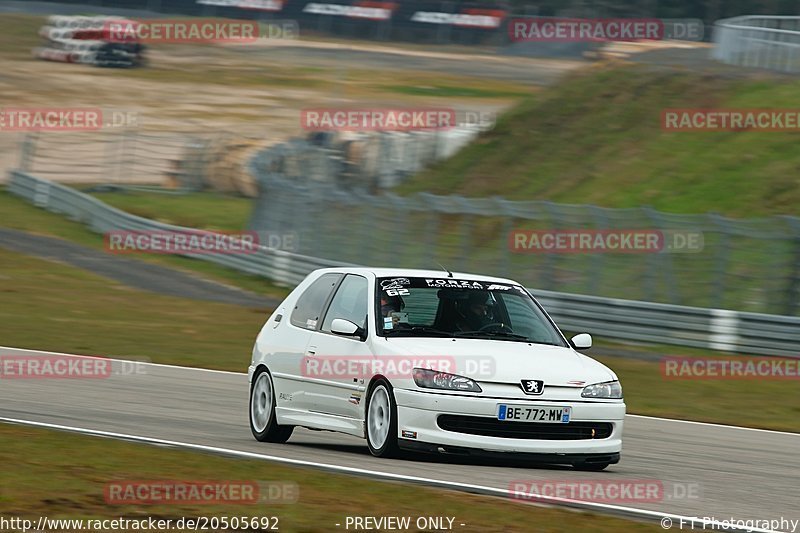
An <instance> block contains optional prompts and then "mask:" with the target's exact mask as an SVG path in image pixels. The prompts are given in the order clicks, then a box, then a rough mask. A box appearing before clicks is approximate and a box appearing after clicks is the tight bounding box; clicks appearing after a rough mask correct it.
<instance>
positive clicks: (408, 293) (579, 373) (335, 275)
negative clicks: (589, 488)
mask: <svg viewBox="0 0 800 533" xmlns="http://www.w3.org/2000/svg"><path fill="white" fill-rule="evenodd" d="M591 343H592V339H591V336H589V335H588V334H580V335H576V336H574V337H572V339H571V340H569V341H568V340H567V339H566V338H565V337H564V336H563V335H562V333H561V332H560V331H559V329H558V328H557V327H556V325H555V324H554V323H553V321H552V320H551V319H550V317H549V316H548V315H547V313H546V312H545V311H544V309H542V307H541V306H540V305H539V303H538V302H537V301H536V300H535V299H534V298H533V296H532V295H531V294H530V293H529V292H528V291H527V290H526V289H525V288H523V287H522V286H521V285H520V284H518V283H516V282H514V281H511V280H507V279H500V278H491V277H486V276H477V275H471V274H458V273H456V274H453V273H449V272H441V271H426V270H400V269H369V268H333V269H322V270H317V271H314V272H312V273H311V274H310V275H309V276H308V277H307V278H306V279H305V280H304V281H303V282H302V283H300V285H298V286H297V287H296V288H295V289H294V290H293V291H292V293H291V294H290V295H289V296H288V297H287V298H286V299H285V300H284V301H283V303H281V305H280V306H278V308H277V309H276V310H275V312H274V313H273V314H272V316H270V318H269V320H267V322H266V324H265V325H264V327H263V328H262V329H261V332H260V333H259V335H258V338H257V340H256V343H255V346H254V348H253V357H252V361H251V364H250V367H249V369H248V376H249V381H250V408H249V410H250V427H251V430H252V432H253V435H254V436H255V438H256V439H258V440H260V441H269V442H285V441H286V440H288V439H289V437H290V436H291V434H292V430H293V429H294V427H296V426H301V427H307V428H312V429H321V430H331V431H339V432H343V433H347V434H350V435H356V436H359V437H362V438H366V441H367V446H368V447H369V450H370V452H372V454H373V455H376V456H380V457H385V456H393V455H396V454H398V453H399V452H400V451H401V450H417V451H424V452H434V453H452V454H486V455H494V454H501V455H502V456H506V457H508V456H509V455H513V454H524V457H525V458H529V459H535V460H539V461H542V462H548V463H557V464H571V465H574V466H575V467H576V468H580V469H588V470H601V469H603V468H605V467H606V466H608V465H609V464H613V463H616V462H618V461H619V456H620V450H621V448H622V422H623V418H624V416H625V403H624V402H623V399H622V388H621V386H620V383H619V381H618V380H617V376H616V375H615V374H614V373H613V372H612V371H611V370H609V369H608V368H607V367H606V366H604V365H602V364H601V363H599V362H597V361H595V360H594V359H592V358H590V357H587V356H585V355H583V354H581V353H578V351H577V350H579V349H587V348H589V347H591Z"/></svg>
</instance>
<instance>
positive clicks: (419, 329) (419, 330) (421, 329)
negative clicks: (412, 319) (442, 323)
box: [383, 326, 453, 337]
mask: <svg viewBox="0 0 800 533" xmlns="http://www.w3.org/2000/svg"><path fill="white" fill-rule="evenodd" d="M383 334H384V335H386V336H387V337H391V336H398V337H400V336H402V335H400V334H403V335H408V336H410V337H416V336H424V335H420V334H427V335H434V336H437V337H452V336H453V334H452V333H450V332H449V331H443V330H441V329H436V328H431V327H428V326H414V327H411V328H398V329H385V330H383Z"/></svg>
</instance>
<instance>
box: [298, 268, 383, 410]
mask: <svg viewBox="0 0 800 533" xmlns="http://www.w3.org/2000/svg"><path fill="white" fill-rule="evenodd" d="M370 301H371V299H370V296H369V282H368V281H367V278H365V277H363V276H359V275H356V274H347V275H346V276H345V277H344V279H343V280H342V282H341V284H340V285H339V287H338V288H337V289H336V293H335V294H334V295H333V298H332V299H331V301H330V305H329V306H328V308H327V310H326V311H325V316H324V319H323V321H322V324H321V325H320V328H319V330H318V331H316V332H314V333H312V334H311V341H310V343H309V345H310V346H313V347H315V350H314V351H315V353H314V354H310V353H309V354H308V358H309V359H312V358H316V359H315V360H312V361H309V363H311V364H312V365H314V368H317V369H319V370H318V371H317V372H316V377H315V378H311V377H310V376H308V377H307V380H308V381H309V382H312V381H313V383H314V385H313V387H312V388H311V389H310V390H313V395H314V398H313V402H314V410H315V411H317V412H320V413H326V414H331V415H337V416H345V417H348V418H360V411H361V403H362V402H363V389H364V377H365V376H364V374H363V372H361V371H360V369H362V368H364V367H365V366H366V367H367V368H370V367H371V366H370V365H371V361H372V360H373V354H372V353H371V350H370V347H369V343H367V342H366V341H364V340H362V339H361V338H360V337H358V336H352V337H350V336H343V335H337V334H335V333H333V332H332V331H331V324H332V322H333V320H334V319H336V318H342V319H345V320H349V321H350V322H353V323H355V324H356V325H358V326H359V327H360V328H361V329H362V330H365V331H366V329H367V324H368V314H369V308H370ZM354 369H356V372H353V370H354ZM307 374H311V372H307Z"/></svg>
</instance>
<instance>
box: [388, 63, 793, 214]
mask: <svg viewBox="0 0 800 533" xmlns="http://www.w3.org/2000/svg"><path fill="white" fill-rule="evenodd" d="M694 107H702V108H792V109H797V108H800V81H798V80H796V79H794V78H785V77H774V78H772V77H769V76H767V77H765V78H763V79H752V78H746V79H744V78H736V79H733V78H728V77H721V76H714V75H704V74H694V73H676V72H674V71H669V72H664V71H656V70H654V69H651V68H648V67H637V66H630V67H621V68H615V69H607V70H599V71H598V70H591V71H587V72H583V73H579V74H574V75H571V76H569V77H567V78H565V79H564V80H563V81H562V82H560V83H559V84H557V85H555V86H552V87H550V88H547V89H545V90H543V91H542V92H540V93H538V94H535V95H533V96H531V97H529V98H526V99H524V100H523V101H521V102H520V103H519V104H518V105H517V106H516V107H515V108H513V109H512V110H511V111H509V112H508V113H506V114H505V115H503V116H502V117H501V118H500V119H499V120H498V123H497V126H496V127H495V128H494V129H493V130H492V131H489V132H487V133H486V134H484V135H483V136H482V137H481V138H480V139H479V140H478V141H477V142H475V143H473V144H472V145H470V146H468V147H467V148H466V149H464V150H463V151H462V152H460V153H459V154H458V155H456V156H455V157H453V158H452V159H450V160H448V161H445V162H443V163H440V164H438V165H435V166H434V167H432V168H430V169H428V170H427V171H424V172H422V173H420V174H418V175H417V176H415V177H414V178H413V179H412V180H411V181H410V182H409V183H407V184H406V185H404V186H403V187H401V191H402V192H404V193H412V192H418V191H425V192H433V193H439V194H450V193H456V194H463V195H467V196H473V197H479V196H503V197H506V198H508V199H511V200H533V199H535V200H552V201H554V202H560V203H570V204H597V205H600V206H604V207H617V208H621V207H639V206H642V205H649V206H652V207H654V208H655V209H658V210H662V211H668V212H673V213H705V212H718V213H721V214H725V215H729V216H733V217H753V216H758V215H769V214H794V215H796V214H798V207H797V206H798V205H800V178H798V170H800V150H797V135H798V134H797V133H795V132H788V133H787V132H771V131H749V132H745V131H743V132H710V131H707V132H703V131H701V132H667V131H663V130H662V128H661V123H660V121H661V111H662V109H664V108H694Z"/></svg>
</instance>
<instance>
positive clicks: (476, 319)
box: [456, 291, 494, 331]
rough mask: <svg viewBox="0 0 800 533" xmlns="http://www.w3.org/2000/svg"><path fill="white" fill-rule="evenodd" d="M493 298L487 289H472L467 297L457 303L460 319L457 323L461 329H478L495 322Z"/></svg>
mask: <svg viewBox="0 0 800 533" xmlns="http://www.w3.org/2000/svg"><path fill="white" fill-rule="evenodd" d="M490 305H491V299H490V297H489V293H488V292H486V291H470V293H469V295H468V296H467V299H466V300H464V301H460V302H458V303H457V306H456V309H457V311H458V314H459V319H458V321H457V323H456V325H457V326H458V327H459V329H461V331H478V330H480V329H481V328H483V327H486V326H488V325H489V324H492V323H494V319H493V318H492V312H491V308H490Z"/></svg>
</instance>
